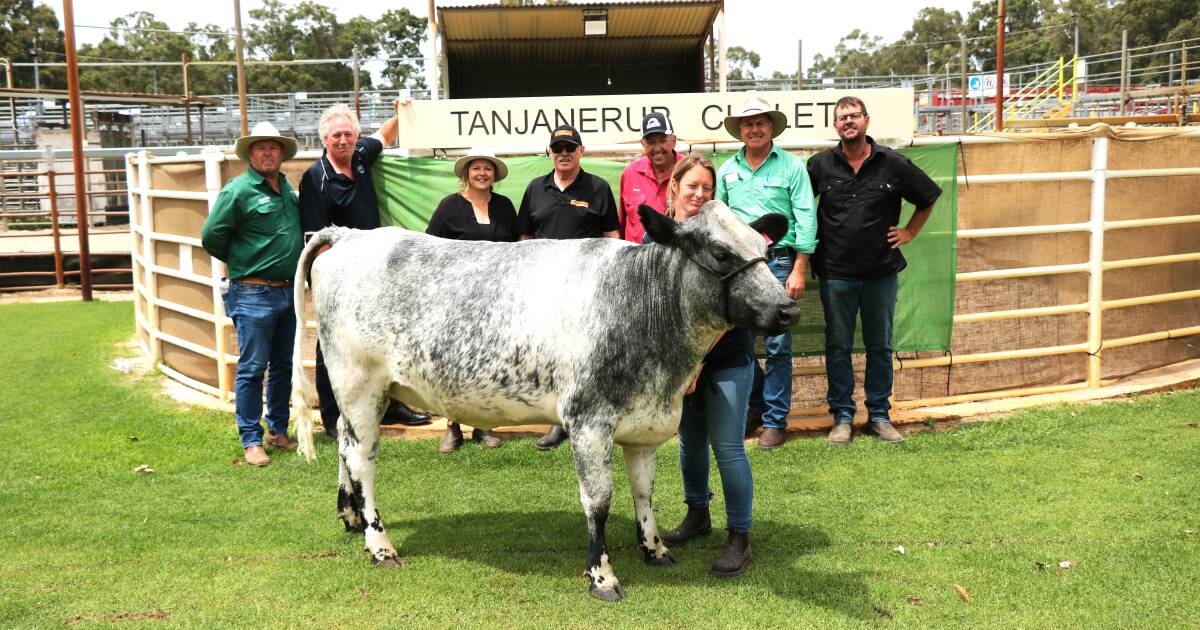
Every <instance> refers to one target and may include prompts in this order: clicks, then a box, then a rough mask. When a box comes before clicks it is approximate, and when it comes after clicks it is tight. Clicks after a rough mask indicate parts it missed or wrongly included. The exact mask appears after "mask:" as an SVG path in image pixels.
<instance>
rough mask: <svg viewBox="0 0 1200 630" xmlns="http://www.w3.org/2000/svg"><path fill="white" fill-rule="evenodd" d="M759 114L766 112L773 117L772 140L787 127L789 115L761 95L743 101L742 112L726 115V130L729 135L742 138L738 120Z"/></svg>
mask: <svg viewBox="0 0 1200 630" xmlns="http://www.w3.org/2000/svg"><path fill="white" fill-rule="evenodd" d="M758 114H766V115H768V116H770V117H771V123H772V124H773V128H772V129H771V139H772V140H773V139H775V138H778V137H779V134H781V133H783V132H784V131H785V130H786V129H787V116H785V115H784V114H783V112H781V111H779V110H777V109H775V108H773V107H771V104H770V103H768V102H767V99H765V98H763V97H761V96H751V97H750V98H748V99H746V102H745V103H742V111H741V113H738V114H734V115H732V116H726V117H725V131H728V132H729V135H731V136H733V137H734V138H737V139H738V140H741V139H742V134H741V133H739V132H738V122H739V121H740V120H741V119H743V118H745V117H746V116H755V115H758Z"/></svg>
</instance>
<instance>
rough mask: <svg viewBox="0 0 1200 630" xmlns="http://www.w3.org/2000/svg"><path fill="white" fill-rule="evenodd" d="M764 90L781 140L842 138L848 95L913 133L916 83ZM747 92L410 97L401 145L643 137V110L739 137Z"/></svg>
mask: <svg viewBox="0 0 1200 630" xmlns="http://www.w3.org/2000/svg"><path fill="white" fill-rule="evenodd" d="M758 94H759V95H760V96H762V97H763V98H765V99H767V101H768V102H770V103H771V105H772V106H773V107H774V108H775V109H777V110H779V111H781V112H783V113H784V115H785V116H786V117H787V121H788V129H787V130H786V131H785V132H784V133H783V135H781V136H780V137H779V140H781V141H790V140H805V139H810V140H812V139H821V140H832V139H836V138H837V133H836V132H835V131H834V128H833V108H834V104H835V103H837V100H838V99H839V98H841V97H842V96H847V95H854V96H857V97H859V98H861V99H862V100H863V102H865V103H866V104H867V110H868V111H869V113H870V114H871V127H870V133H871V135H872V136H874V137H876V138H909V137H912V133H913V114H912V111H913V91H912V89H911V88H886V89H874V90H855V91H853V92H844V91H840V90H793V91H787V92H759V93H758ZM747 96H748V93H746V92H721V93H700V94H629V95H610V96H563V97H543V98H502V99H492V98H487V99H462V100H439V101H411V102H410V103H408V104H406V105H401V106H400V111H399V113H398V115H399V122H400V128H399V133H400V140H399V146H400V147H402V148H406V149H450V148H467V147H473V146H478V145H482V146H492V147H512V146H519V147H527V146H528V147H536V146H545V145H546V144H548V143H549V139H550V132H551V131H553V130H554V128H555V127H557V126H558V125H560V124H564V123H565V124H570V125H573V126H574V127H575V128H576V129H578V130H579V133H580V135H581V136H582V137H583V143H584V145H585V146H586V145H592V146H595V145H601V144H621V143H636V142H637V141H638V140H639V139H640V138H641V133H640V129H641V124H642V117H643V116H645V115H646V114H647V113H649V112H651V111H661V112H666V114H667V116H668V117H670V119H671V123H672V124H673V125H674V127H675V135H676V136H678V137H679V139H680V140H682V141H684V142H689V143H708V142H736V141H737V140H736V139H735V138H733V137H732V136H730V135H729V134H728V133H727V132H726V131H725V125H724V123H725V117H726V116H728V115H731V114H733V113H735V112H738V111H740V110H741V105H742V103H743V102H744V101H745V100H746V98H747Z"/></svg>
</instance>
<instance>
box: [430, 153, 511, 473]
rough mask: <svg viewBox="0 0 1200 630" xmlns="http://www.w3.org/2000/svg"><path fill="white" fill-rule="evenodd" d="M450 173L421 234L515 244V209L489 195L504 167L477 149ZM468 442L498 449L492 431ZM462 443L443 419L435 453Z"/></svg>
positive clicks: (505, 172)
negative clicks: (454, 187) (450, 181)
mask: <svg viewBox="0 0 1200 630" xmlns="http://www.w3.org/2000/svg"><path fill="white" fill-rule="evenodd" d="M454 174H455V175H457V176H458V192H456V193H454V194H452V195H449V196H447V197H446V198H445V199H442V201H441V203H439V204H438V206H437V209H435V210H434V211H433V217H431V218H430V219H429V227H427V228H426V229H425V233H426V234H431V235H433V236H440V237H442V238H448V239H453V240H457V241H496V242H515V241H516V240H517V210H516V208H514V207H513V203H512V201H510V200H509V198H508V197H505V196H504V195H500V194H497V193H494V192H492V185H493V184H495V183H496V182H498V181H500V180H502V179H504V178H505V177H506V176H508V166H506V165H505V164H504V162H503V161H501V160H500V159H498V158H497V157H496V154H495V153H493V152H492V151H491V150H488V149H480V148H477V149H472V150H471V152H470V155H466V156H464V157H461V158H459V159H458V161H456V162H455V163H454ZM471 439H472V440H478V441H480V442H482V443H483V445H484V446H486V447H488V448H497V447H499V446H500V438H499V437H497V436H496V434H495V433H493V432H492V431H485V430H481V429H475V431H474V432H473V433H472V434H471ZM462 443H463V434H462V427H460V426H459V424H458V423H457V422H455V421H453V420H447V422H446V433H445V434H444V435H442V442H441V444H440V445H438V451H439V452H442V453H450V452H453V451H456V450H458V447H459V446H462Z"/></svg>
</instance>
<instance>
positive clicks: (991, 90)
mask: <svg viewBox="0 0 1200 630" xmlns="http://www.w3.org/2000/svg"><path fill="white" fill-rule="evenodd" d="M1011 79H1012V77H1011V75H1009V74H1008V73H1007V72H1006V73H1004V95H1005V96H1011V95H1012V84H1011ZM995 96H996V73H995V72H993V73H991V74H973V75H971V76H970V77H968V78H967V98H993V97H995Z"/></svg>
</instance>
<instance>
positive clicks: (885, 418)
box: [808, 96, 942, 444]
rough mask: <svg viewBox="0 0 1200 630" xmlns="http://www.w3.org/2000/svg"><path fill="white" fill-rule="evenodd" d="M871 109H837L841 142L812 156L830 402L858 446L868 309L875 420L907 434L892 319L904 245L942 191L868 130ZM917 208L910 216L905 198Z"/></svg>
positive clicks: (869, 397) (868, 388) (843, 438)
mask: <svg viewBox="0 0 1200 630" xmlns="http://www.w3.org/2000/svg"><path fill="white" fill-rule="evenodd" d="M870 120H871V119H870V117H869V116H868V115H867V106H866V104H864V103H863V102H862V100H861V99H859V98H857V97H854V96H847V97H844V98H842V99H840V100H838V102H837V104H836V105H835V106H834V128H835V129H836V130H837V134H838V138H840V140H841V141H840V142H839V143H838V145H837V146H836V147H834V148H832V149H829V150H827V151H823V152H821V153H819V154H817V155H815V156H813V157H812V158H811V159H809V160H808V175H809V179H811V180H812V185H813V191H814V192H815V193H816V194H817V195H818V201H817V238H818V244H817V251H816V253H815V254H814V256H813V261H814V263H813V269H814V270H815V271H816V273H817V275H818V276H820V278H821V306H822V307H823V308H824V310H825V373H826V378H827V379H828V385H829V390H828V394H827V395H826V400H827V401H828V403H829V412H830V413H831V414H833V420H834V427H833V431H831V432H830V433H829V442H830V443H832V444H848V443H849V442H850V438H851V429H852V427H853V424H852V423H853V422H854V413H855V411H856V407H855V404H854V400H853V399H852V398H851V396H852V395H853V393H854V368H853V367H852V366H851V363H850V354H851V352H852V351H853V348H854V327H855V317H856V316H857V315H858V314H859V313H860V312H861V315H862V324H863V343H864V345H865V346H866V350H867V368H866V375H865V378H864V382H863V389H864V390H865V392H866V407H867V419H868V420H869V423H868V426H870V427H871V428H872V429H873V430H874V431H875V434H876V435H878V436H879V439H880V440H882V441H884V442H900V441H903V440H904V436H902V435H901V434H900V432H899V431H897V430H896V428H895V427H893V426H892V423H891V418H890V416H889V410H890V409H891V403H890V402H889V400H888V399H889V398H890V397H891V395H892V317H893V314H894V313H895V310H896V291H897V288H898V286H899V280H898V274H899V272H900V271H901V270H903V269H904V267H905V265H906V264H907V263H906V262H905V260H904V256H903V255H902V254H901V253H900V249H899V248H900V246H901V245H906V244H908V243H910V242H911V241H912V240H913V239H914V238H916V236H917V233H918V232H920V231H921V227H922V226H924V225H925V221H926V220H928V219H929V214H930V213H931V212H932V211H933V204H934V203H935V202H936V201H937V199H938V197H939V196H940V195H941V193H942V190H941V188H939V187H938V185H937V184H935V183H934V182H933V180H932V179H930V178H929V176H928V175H926V174H925V173H924V172H923V171H922V170H921V169H919V168H917V166H916V165H915V164H913V163H912V161H911V160H909V159H908V158H906V157H904V156H902V155H900V154H898V153H896V152H895V151H892V150H891V149H889V148H887V147H885V146H881V145H878V144H876V143H875V140H874V139H873V138H871V137H870V136H868V135H867V125H868V124H869V123H870ZM901 199H905V200H907V201H908V202H910V203H912V204H913V205H915V206H916V207H917V211H916V212H915V213H914V214H913V216H912V218H911V219H909V221H908V225H906V226H904V227H898V226H899V223H900V200H901Z"/></svg>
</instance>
